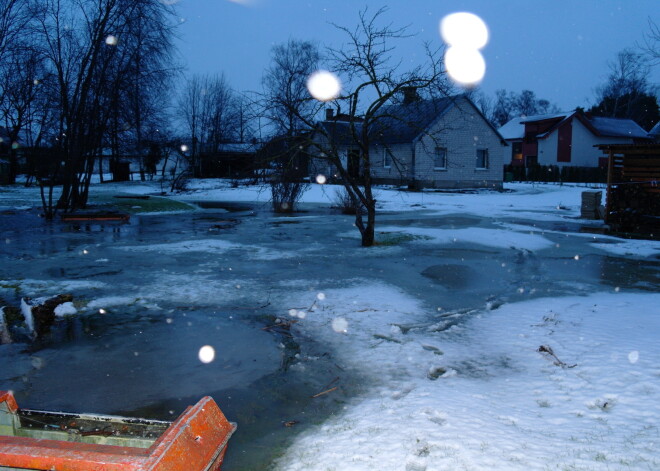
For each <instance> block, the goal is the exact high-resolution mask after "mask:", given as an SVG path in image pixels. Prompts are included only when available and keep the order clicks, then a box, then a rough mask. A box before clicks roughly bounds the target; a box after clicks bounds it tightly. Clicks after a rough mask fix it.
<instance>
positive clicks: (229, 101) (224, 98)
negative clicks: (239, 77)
mask: <svg viewBox="0 0 660 471" xmlns="http://www.w3.org/2000/svg"><path fill="white" fill-rule="evenodd" d="M178 108H179V112H180V114H181V115H182V116H183V119H184V120H185V123H186V126H187V128H188V135H189V136H190V142H191V148H190V160H191V168H192V170H193V175H195V176H200V175H201V165H202V159H201V157H202V154H213V153H215V152H217V151H218V147H219V145H220V144H221V143H224V142H230V141H232V140H235V139H236V138H237V137H238V135H239V129H241V125H242V124H244V123H241V119H242V117H241V110H243V111H244V109H243V108H241V105H240V102H239V100H238V98H237V96H236V93H235V92H234V91H233V90H232V89H231V87H230V86H229V83H228V82H227V80H226V79H225V76H224V74H221V75H193V76H192V77H191V78H190V79H188V81H187V82H186V85H185V87H184V89H183V92H182V94H181V96H180V97H179V103H178Z"/></svg>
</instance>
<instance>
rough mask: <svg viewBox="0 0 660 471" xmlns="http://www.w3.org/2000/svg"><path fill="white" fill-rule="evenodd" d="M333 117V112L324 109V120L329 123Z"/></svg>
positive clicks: (330, 109) (329, 109)
mask: <svg viewBox="0 0 660 471" xmlns="http://www.w3.org/2000/svg"><path fill="white" fill-rule="evenodd" d="M334 115H335V110H333V109H332V108H326V109H325V120H326V121H330V120H331V119H332V118H334Z"/></svg>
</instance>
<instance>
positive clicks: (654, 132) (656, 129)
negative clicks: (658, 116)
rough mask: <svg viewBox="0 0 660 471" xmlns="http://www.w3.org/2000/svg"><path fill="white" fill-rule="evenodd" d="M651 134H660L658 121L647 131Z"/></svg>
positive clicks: (659, 122)
mask: <svg viewBox="0 0 660 471" xmlns="http://www.w3.org/2000/svg"><path fill="white" fill-rule="evenodd" d="M649 134H650V135H651V136H660V121H658V122H657V123H655V126H653V128H652V129H651V130H650V131H649Z"/></svg>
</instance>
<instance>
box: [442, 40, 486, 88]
mask: <svg viewBox="0 0 660 471" xmlns="http://www.w3.org/2000/svg"><path fill="white" fill-rule="evenodd" d="M445 67H447V73H448V74H449V76H450V77H451V78H452V79H453V80H454V81H455V82H458V83H459V84H462V85H474V84H477V83H479V82H481V81H482V80H483V78H484V76H485V75H486V61H485V59H484V56H482V55H481V52H479V51H478V50H477V49H469V48H460V47H454V46H452V47H450V48H449V49H448V50H447V52H446V54H445Z"/></svg>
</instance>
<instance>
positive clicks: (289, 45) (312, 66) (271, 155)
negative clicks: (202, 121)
mask: <svg viewBox="0 0 660 471" xmlns="http://www.w3.org/2000/svg"><path fill="white" fill-rule="evenodd" d="M320 60H321V54H320V52H319V48H318V45H317V44H315V43H313V42H310V41H301V40H297V39H290V40H289V41H287V42H286V43H284V44H278V45H276V46H274V47H273V48H272V50H271V63H270V65H269V67H268V68H267V69H266V71H265V73H264V76H263V78H262V86H263V92H262V94H261V95H260V103H259V105H260V109H261V114H262V115H263V116H264V117H265V119H266V121H267V122H268V124H269V127H270V129H271V131H272V134H273V135H274V137H273V138H272V139H271V142H270V143H269V145H268V146H267V150H266V151H265V152H262V154H263V155H266V154H267V156H266V157H265V158H266V160H268V164H269V165H270V167H271V168H272V170H273V173H272V174H271V175H270V187H271V196H272V202H273V209H274V210H275V211H276V212H292V211H294V210H295V205H296V203H297V201H298V199H299V198H300V196H301V195H302V194H303V193H304V192H305V190H307V188H308V185H307V184H306V183H305V182H304V181H302V178H303V177H304V176H305V175H306V172H305V170H306V168H303V167H302V163H303V162H304V161H305V154H304V152H301V149H300V147H301V138H302V135H303V134H304V133H309V131H310V130H311V127H312V126H311V123H313V120H314V117H315V116H316V114H317V112H318V111H319V110H320V109H321V108H322V106H323V105H322V104H321V103H319V102H317V101H314V100H310V99H309V98H310V97H309V92H308V91H307V80H308V79H309V76H310V75H311V74H312V73H313V72H315V71H316V70H318V67H319V63H320Z"/></svg>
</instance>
